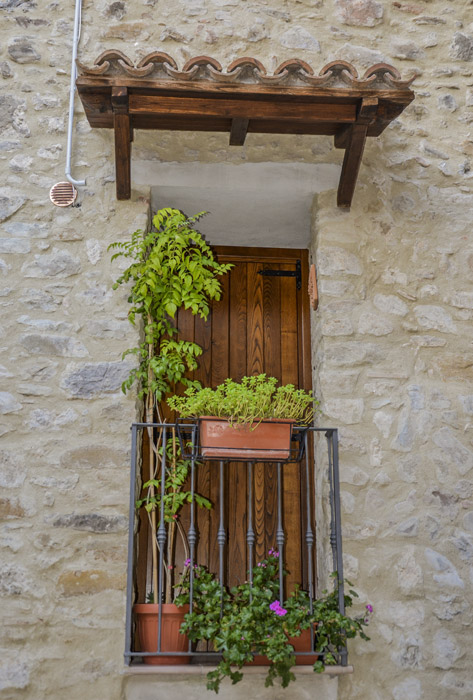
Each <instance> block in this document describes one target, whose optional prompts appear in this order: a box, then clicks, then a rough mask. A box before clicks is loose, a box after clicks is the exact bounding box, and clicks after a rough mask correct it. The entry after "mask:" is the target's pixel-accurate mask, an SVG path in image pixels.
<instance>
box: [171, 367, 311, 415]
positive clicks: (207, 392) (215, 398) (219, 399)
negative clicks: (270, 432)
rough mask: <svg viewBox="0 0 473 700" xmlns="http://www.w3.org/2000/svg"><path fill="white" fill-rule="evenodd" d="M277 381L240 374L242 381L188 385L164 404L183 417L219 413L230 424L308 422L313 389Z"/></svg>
mask: <svg viewBox="0 0 473 700" xmlns="http://www.w3.org/2000/svg"><path fill="white" fill-rule="evenodd" d="M277 383H278V380H277V379H275V378H274V377H267V376H266V375H265V374H259V375H257V376H254V377H243V379H242V380H241V382H234V381H233V379H226V380H225V381H224V383H223V384H220V386H218V387H217V388H216V389H208V388H206V389H199V388H196V387H188V388H187V389H186V391H185V395H184V396H173V397H171V398H170V399H168V401H167V403H168V406H169V407H170V408H171V409H173V410H175V411H178V412H179V413H180V415H181V417H182V418H198V417H199V416H204V415H205V416H218V417H219V418H228V419H229V420H230V423H232V424H233V423H235V424H243V423H249V424H251V423H253V422H256V423H258V422H260V421H262V420H264V419H266V418H292V419H293V420H295V421H296V422H297V423H299V424H306V423H310V422H311V421H312V419H313V416H314V406H317V405H318V402H317V401H315V399H314V397H313V395H312V392H311V391H304V390H303V389H296V388H295V387H294V385H293V384H285V385H284V386H280V387H277Z"/></svg>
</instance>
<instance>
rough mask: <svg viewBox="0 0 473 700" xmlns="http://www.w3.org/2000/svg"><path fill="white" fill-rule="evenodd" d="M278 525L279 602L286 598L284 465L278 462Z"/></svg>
mask: <svg viewBox="0 0 473 700" xmlns="http://www.w3.org/2000/svg"><path fill="white" fill-rule="evenodd" d="M277 474H278V525H277V528H276V542H277V545H278V551H279V602H280V603H281V605H282V603H283V599H284V529H283V524H282V465H281V462H278V466H277Z"/></svg>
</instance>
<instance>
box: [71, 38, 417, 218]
mask: <svg viewBox="0 0 473 700" xmlns="http://www.w3.org/2000/svg"><path fill="white" fill-rule="evenodd" d="M78 67H79V76H78V78H77V89H78V92H79V95H80V98H81V100H82V104H83V105H84V109H85V112H86V115H87V119H88V120H89V123H90V125H91V126H92V127H99V128H108V129H114V131H115V164H116V183H117V198H118V199H129V198H130V194H131V177H130V163H131V142H132V140H133V130H134V129H170V130H179V131H226V132H228V133H229V134H230V145H232V146H242V145H243V143H244V142H245V138H246V135H247V133H259V134H312V135H330V136H333V137H334V143H335V147H336V148H342V149H344V150H345V156H344V159H343V165H342V171H341V176H340V183H339V187H338V196H337V203H338V206H340V207H343V208H349V207H350V205H351V201H352V197H353V192H354V190H355V185H356V179H357V176H358V170H359V168H360V163H361V159H362V156H363V149H364V146H365V142H366V138H367V137H369V136H379V135H380V134H381V133H382V132H383V131H384V129H385V128H386V127H387V126H388V124H390V123H391V122H392V121H393V119H396V117H398V116H399V115H400V114H401V112H402V111H403V110H404V109H405V108H406V107H407V105H408V104H409V103H410V102H411V101H412V100H413V99H414V93H413V92H412V91H411V90H410V89H409V86H410V84H411V83H412V81H413V80H414V78H415V76H412V77H410V78H408V79H407V80H402V78H401V76H400V74H399V72H398V71H397V69H396V68H394V67H393V66H390V65H387V64H385V63H378V64H376V65H375V66H372V67H371V68H369V69H368V70H366V71H365V73H364V74H363V75H362V76H361V77H358V73H357V71H356V69H355V68H354V66H352V65H351V64H350V63H347V62H346V61H333V62H331V63H328V64H327V65H326V66H324V67H323V68H322V70H321V71H320V73H319V74H318V75H315V73H314V71H313V69H312V67H311V66H310V65H309V64H308V63H306V62H305V61H301V60H299V59H291V60H288V61H285V62H284V63H282V64H281V65H280V66H279V67H278V68H277V70H275V71H274V73H273V74H268V73H267V71H266V69H265V67H264V66H263V64H262V63H260V62H259V61H258V60H256V59H255V58H240V59H237V60H236V61H233V63H231V64H230V65H229V66H228V68H227V70H226V71H225V70H223V68H222V66H221V65H220V63H219V62H218V61H216V60H215V59H214V58H209V57H208V56H198V57H197V58H193V59H191V60H189V61H188V62H187V63H186V64H185V66H184V67H183V69H182V70H179V68H178V66H177V64H176V62H175V61H174V59H173V58H172V57H171V56H169V55H168V54H166V53H163V52H160V51H155V52H153V53H150V54H148V55H147V56H145V57H144V58H143V59H142V60H141V61H140V62H139V63H138V64H137V65H134V64H133V62H132V61H131V60H130V59H129V58H128V57H127V56H125V54H123V53H122V52H121V51H115V50H110V51H105V52H104V53H102V54H101V55H100V56H99V57H98V58H97V60H96V62H95V65H94V66H92V67H87V66H85V65H82V64H81V63H78Z"/></svg>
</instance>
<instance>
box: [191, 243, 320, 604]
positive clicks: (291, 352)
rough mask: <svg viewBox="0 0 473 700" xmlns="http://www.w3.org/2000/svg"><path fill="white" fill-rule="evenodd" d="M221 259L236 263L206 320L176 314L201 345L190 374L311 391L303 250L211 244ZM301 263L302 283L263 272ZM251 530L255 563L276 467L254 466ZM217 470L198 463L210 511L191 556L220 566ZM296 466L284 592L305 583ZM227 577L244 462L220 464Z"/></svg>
mask: <svg viewBox="0 0 473 700" xmlns="http://www.w3.org/2000/svg"><path fill="white" fill-rule="evenodd" d="M214 251H215V253H216V255H217V257H218V260H219V262H231V263H232V264H233V265H234V267H233V269H232V270H231V272H230V273H229V274H228V275H226V277H225V278H222V287H223V295H222V299H221V300H220V301H219V302H215V303H214V304H213V306H212V309H211V312H210V315H209V318H208V319H207V321H205V322H204V321H202V320H201V319H199V318H196V317H192V316H191V315H190V314H189V313H188V312H184V313H181V314H180V315H179V318H178V325H179V329H180V337H181V338H183V339H186V340H195V342H197V343H199V345H201V347H202V348H203V354H202V357H201V358H200V363H199V368H198V369H197V370H196V372H195V373H194V378H195V379H199V381H200V382H201V383H202V385H203V386H211V387H215V386H217V385H218V384H220V383H222V382H223V381H224V380H225V379H226V378H227V377H231V378H232V379H234V380H239V379H241V378H242V377H243V376H245V375H254V374H260V373H263V372H265V373H266V374H267V375H268V376H273V377H276V378H277V379H278V380H279V381H280V382H281V383H284V384H286V383H293V384H295V385H296V386H298V387H300V388H304V389H311V387H312V383H311V362H310V330H309V303H308V296H307V276H308V252H307V250H300V249H270V248H241V247H226V246H225V247H216V248H214ZM298 261H299V263H300V267H301V288H300V289H297V284H296V278H295V277H289V276H266V275H261V274H260V271H261V270H262V269H266V270H268V269H269V270H273V271H290V272H295V271H296V267H297V263H298ZM253 472H254V477H253V489H254V511H253V528H254V530H255V534H256V543H255V557H256V561H259V560H261V559H262V558H263V557H264V556H265V555H266V554H267V552H268V550H269V549H270V548H271V547H276V527H277V478H276V474H277V471H276V465H274V464H262V463H261V464H256V465H255V466H254V470H253ZM218 474H219V465H218V464H217V463H206V464H203V465H201V466H199V473H198V479H197V484H198V490H199V492H200V493H201V494H202V495H205V496H207V497H208V498H209V499H210V500H211V501H212V503H213V504H214V508H213V509H212V510H211V511H210V512H209V513H207V512H202V511H201V512H199V514H198V518H197V522H198V530H199V543H198V551H197V558H198V562H199V563H200V564H205V565H207V566H209V567H210V569H211V570H213V571H215V572H217V571H218V546H217V528H218V519H219V512H218V484H219V482H218ZM301 489H302V485H301V478H300V466H299V465H297V464H288V465H284V466H283V501H284V507H283V512H284V529H285V534H286V551H285V555H286V556H285V561H286V568H287V569H288V571H289V574H288V577H287V584H288V589H289V590H291V589H292V587H293V585H294V583H302V584H304V582H305V579H306V574H307V572H306V570H305V569H306V566H305V556H304V539H303V536H304V531H305V509H304V508H303V505H302V504H303V503H305V493H304V494H302V493H301ZM303 497H304V500H303ZM225 501H226V508H225V511H226V524H225V526H226V528H227V534H228V545H227V547H226V572H227V574H226V581H225V583H226V584H228V585H230V586H232V585H236V584H238V583H242V582H243V581H245V580H246V578H247V569H248V566H249V562H248V556H247V547H246V527H247V465H246V464H242V463H240V464H239V463H230V464H226V465H225Z"/></svg>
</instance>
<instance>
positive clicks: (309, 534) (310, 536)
mask: <svg viewBox="0 0 473 700" xmlns="http://www.w3.org/2000/svg"><path fill="white" fill-rule="evenodd" d="M311 434H312V436H314V433H311ZM304 452H305V487H306V508H307V528H306V531H305V541H306V544H307V570H308V578H309V610H310V613H311V614H312V612H313V610H314V571H313V549H314V532H313V530H312V508H311V488H310V474H309V431H308V430H307V431H306V433H305V435H304ZM314 455H315V444H314ZM310 648H311V649H313V648H314V628H313V627H312V625H311V626H310Z"/></svg>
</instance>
